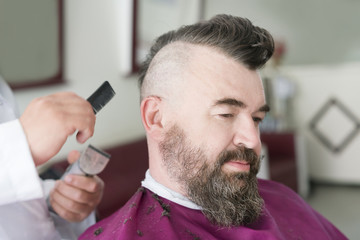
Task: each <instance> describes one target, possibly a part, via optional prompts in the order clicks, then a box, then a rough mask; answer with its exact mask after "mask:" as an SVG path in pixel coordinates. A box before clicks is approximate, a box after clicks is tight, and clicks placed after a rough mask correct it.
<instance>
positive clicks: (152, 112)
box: [140, 96, 163, 138]
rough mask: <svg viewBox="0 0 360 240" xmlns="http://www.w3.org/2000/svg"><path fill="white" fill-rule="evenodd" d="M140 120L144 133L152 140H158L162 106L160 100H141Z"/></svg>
mask: <svg viewBox="0 0 360 240" xmlns="http://www.w3.org/2000/svg"><path fill="white" fill-rule="evenodd" d="M140 110H141V119H142V122H143V125H144V128H145V131H146V133H147V134H148V135H149V136H151V137H152V138H159V137H161V135H162V130H163V125H162V111H163V109H162V104H161V98H159V97H156V96H149V97H146V98H145V99H143V100H142V102H141V106H140Z"/></svg>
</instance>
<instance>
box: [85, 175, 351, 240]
mask: <svg viewBox="0 0 360 240" xmlns="http://www.w3.org/2000/svg"><path fill="white" fill-rule="evenodd" d="M258 182H259V192H260V195H261V196H262V197H263V199H264V201H265V207H264V210H263V213H262V215H261V217H260V218H259V219H258V220H257V222H256V223H253V224H251V225H248V226H240V227H231V228H226V227H219V226H216V225H214V224H211V223H210V222H209V221H208V220H207V218H206V217H205V215H203V214H202V212H201V211H200V210H194V209H190V208H187V207H184V206H182V205H179V204H177V203H174V202H171V201H170V200H167V199H165V198H162V197H159V196H158V195H156V194H155V193H153V192H151V191H150V190H148V189H146V188H140V189H139V190H138V191H137V192H136V193H135V194H134V196H133V197H132V198H131V199H130V200H129V201H128V202H127V203H126V204H125V205H124V206H123V207H122V208H121V209H119V210H118V211H117V212H115V213H114V214H112V215H111V216H110V217H108V218H106V219H104V220H102V221H100V222H98V223H97V224H95V225H93V226H92V227H90V228H89V229H87V230H86V231H85V232H84V233H83V234H82V235H81V236H80V238H79V239H82V240H89V239H104V240H105V239H108V240H114V239H126V240H129V239H142V240H145V239H147V240H162V239H164V240H175V239H181V240H183V239H184V240H187V239H189V240H219V239H224V240H230V239H261V240H264V239H266V240H279V239H284V240H289V239H310V240H314V239H316V240H322V239H336V240H341V239H347V238H346V237H345V236H344V235H343V234H342V233H341V232H340V231H339V230H338V229H337V228H336V227H335V226H334V225H332V224H331V223H330V222H329V221H328V220H326V219H325V218H324V217H322V216H321V215H320V214H319V213H317V212H316V211H315V210H314V209H312V208H311V207H310V206H309V205H308V204H307V203H306V202H305V201H304V200H303V199H302V198H300V197H299V196H298V195H297V194H296V193H295V192H293V191H292V190H290V189H289V188H287V187H285V186H284V185H282V184H279V183H275V182H272V181H267V180H261V179H259V180H258Z"/></svg>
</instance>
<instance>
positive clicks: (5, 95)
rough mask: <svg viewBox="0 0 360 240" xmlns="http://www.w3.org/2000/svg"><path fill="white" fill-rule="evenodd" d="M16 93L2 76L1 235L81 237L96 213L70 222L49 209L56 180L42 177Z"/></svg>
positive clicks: (42, 239) (41, 239)
mask: <svg viewBox="0 0 360 240" xmlns="http://www.w3.org/2000/svg"><path fill="white" fill-rule="evenodd" d="M18 116H19V113H18V110H17V106H16V104H15V101H14V96H13V94H12V92H11V90H10V88H9V87H8V86H7V84H6V83H5V82H4V80H3V79H2V78H1V77H0V239H1V240H17V239H19V240H20V239H21V240H24V239H26V240H57V239H77V237H78V236H79V235H80V234H81V233H82V232H83V231H84V230H85V229H86V228H87V227H89V226H90V225H92V224H94V223H95V217H94V213H93V214H91V215H90V216H89V217H88V218H87V219H85V220H84V221H83V222H81V223H69V222H67V221H65V220H64V219H61V218H60V217H59V216H58V215H56V214H54V213H52V212H49V211H48V206H47V203H46V201H45V199H46V197H47V196H48V194H49V192H50V189H51V188H52V187H53V186H54V181H53V180H48V181H42V180H41V179H40V178H39V176H38V173H37V170H36V167H35V164H34V162H33V160H32V157H31V153H30V150H29V147H28V144H27V141H26V137H25V134H24V132H23V129H22V126H21V124H20V122H19V120H18V119H17V118H18Z"/></svg>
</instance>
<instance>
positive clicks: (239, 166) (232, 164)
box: [224, 161, 250, 172]
mask: <svg viewBox="0 0 360 240" xmlns="http://www.w3.org/2000/svg"><path fill="white" fill-rule="evenodd" d="M224 166H226V167H227V168H231V169H233V170H237V171H241V172H249V171H250V164H249V163H248V162H246V161H229V162H226V163H225V164H224Z"/></svg>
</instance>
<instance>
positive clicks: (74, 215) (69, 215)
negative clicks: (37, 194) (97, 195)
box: [50, 191, 93, 222]
mask: <svg viewBox="0 0 360 240" xmlns="http://www.w3.org/2000/svg"><path fill="white" fill-rule="evenodd" d="M50 204H51V207H52V208H53V209H54V211H55V212H56V213H57V214H58V215H59V216H60V217H62V218H64V219H65V220H67V221H70V222H79V221H82V220H84V219H85V218H86V217H87V216H89V214H90V213H91V212H92V210H93V209H92V208H90V207H89V206H88V205H87V204H84V203H79V202H76V201H73V200H72V199H69V198H67V197H66V196H64V195H62V194H61V193H60V192H58V191H53V192H52V193H51V194H50Z"/></svg>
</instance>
